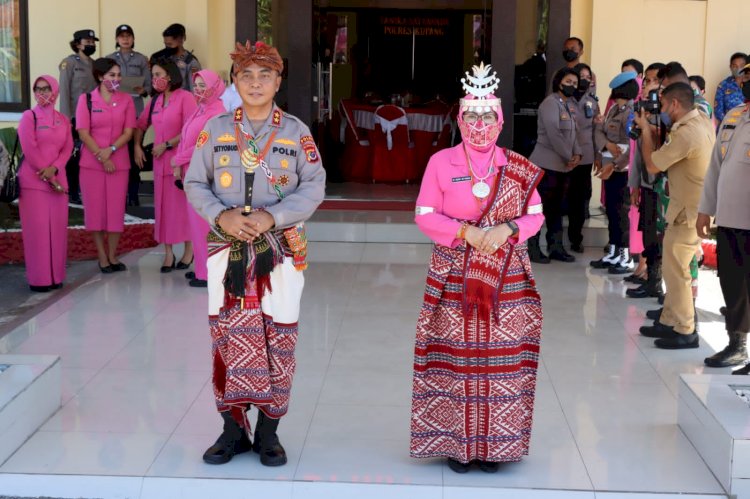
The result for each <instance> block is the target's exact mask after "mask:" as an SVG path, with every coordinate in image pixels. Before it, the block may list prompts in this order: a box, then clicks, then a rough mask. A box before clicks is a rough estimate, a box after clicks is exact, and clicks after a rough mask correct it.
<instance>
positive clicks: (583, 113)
mask: <svg viewBox="0 0 750 499" xmlns="http://www.w3.org/2000/svg"><path fill="white" fill-rule="evenodd" d="M568 102H572V103H573V104H572V105H571V110H572V111H573V114H575V119H576V124H577V125H578V135H577V138H578V145H579V147H580V148H581V155H582V158H581V164H582V165H590V164H592V163H593V162H594V160H595V159H596V154H595V152H594V119H596V117H597V116H599V114H601V113H600V111H599V99H598V98H597V97H596V95H594V94H592V93H590V92H586V93H585V94H584V95H583V96H582V97H581V100H579V101H576V100H573V101H570V100H568Z"/></svg>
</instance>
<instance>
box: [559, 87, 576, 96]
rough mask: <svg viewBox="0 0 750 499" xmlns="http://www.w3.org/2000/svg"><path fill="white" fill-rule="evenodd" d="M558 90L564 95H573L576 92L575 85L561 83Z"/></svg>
mask: <svg viewBox="0 0 750 499" xmlns="http://www.w3.org/2000/svg"><path fill="white" fill-rule="evenodd" d="M560 91H561V92H562V94H563V95H564V96H565V97H573V95H574V94H575V93H576V86H575V85H563V86H562V87H560Z"/></svg>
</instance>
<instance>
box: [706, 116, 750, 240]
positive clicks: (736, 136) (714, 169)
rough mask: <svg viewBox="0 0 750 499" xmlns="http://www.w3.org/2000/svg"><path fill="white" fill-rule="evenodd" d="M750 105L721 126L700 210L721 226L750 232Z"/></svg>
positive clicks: (726, 117)
mask: <svg viewBox="0 0 750 499" xmlns="http://www.w3.org/2000/svg"><path fill="white" fill-rule="evenodd" d="M749 187H750V104H743V105H741V106H738V107H735V108H734V109H732V110H731V111H729V112H728V113H727V115H726V116H725V117H724V121H722V122H721V125H720V126H719V134H718V138H717V140H716V145H715V146H714V149H713V152H712V154H711V162H710V166H709V168H708V172H707V173H706V179H705V182H704V185H703V194H702V196H701V201H700V207H699V211H700V212H701V213H705V214H706V215H715V216H716V224H717V225H719V226H721V227H728V228H733V229H742V230H750V190H749V189H748V188H749Z"/></svg>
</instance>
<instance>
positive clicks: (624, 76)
mask: <svg viewBox="0 0 750 499" xmlns="http://www.w3.org/2000/svg"><path fill="white" fill-rule="evenodd" d="M636 76H638V75H637V74H636V72H635V71H624V72H622V73H620V74H618V75H617V76H615V77H614V78H612V81H610V82H609V88H617V87H620V86H622V85H624V84H625V83H627V82H629V81H630V80H635V78H636Z"/></svg>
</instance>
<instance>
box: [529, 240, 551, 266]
mask: <svg viewBox="0 0 750 499" xmlns="http://www.w3.org/2000/svg"><path fill="white" fill-rule="evenodd" d="M528 245H529V259H530V260H531V261H532V262H534V263H549V262H550V259H549V257H548V256H547V255H545V254H544V253H542V248H540V247H539V234H537V235H535V236H532V237H530V238H529V241H528Z"/></svg>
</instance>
